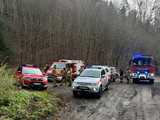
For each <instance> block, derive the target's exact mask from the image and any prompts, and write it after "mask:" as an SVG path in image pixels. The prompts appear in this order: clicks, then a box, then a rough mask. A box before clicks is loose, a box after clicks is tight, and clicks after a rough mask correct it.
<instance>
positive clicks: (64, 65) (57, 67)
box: [51, 63, 66, 69]
mask: <svg viewBox="0 0 160 120" xmlns="http://www.w3.org/2000/svg"><path fill="white" fill-rule="evenodd" d="M54 67H56V69H63V68H65V67H66V64H65V63H53V64H52V66H51V68H54Z"/></svg>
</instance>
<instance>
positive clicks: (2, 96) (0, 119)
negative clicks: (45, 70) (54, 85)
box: [0, 65, 58, 120]
mask: <svg viewBox="0 0 160 120" xmlns="http://www.w3.org/2000/svg"><path fill="white" fill-rule="evenodd" d="M14 84H15V79H14V76H13V72H12V71H11V70H10V69H8V68H7V67H6V66H5V65H4V66H2V67H0V120H39V119H42V118H45V117H46V116H48V115H49V114H53V113H54V112H56V110H57V106H58V105H57V103H58V99H57V98H56V95H55V94H54V93H52V94H49V93H48V92H47V91H26V90H18V89H17V88H16V86H15V85H14Z"/></svg>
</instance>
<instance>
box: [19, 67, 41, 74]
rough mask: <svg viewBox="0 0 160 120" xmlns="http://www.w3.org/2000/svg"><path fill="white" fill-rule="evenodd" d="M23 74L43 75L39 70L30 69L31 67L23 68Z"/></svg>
mask: <svg viewBox="0 0 160 120" xmlns="http://www.w3.org/2000/svg"><path fill="white" fill-rule="evenodd" d="M22 73H23V74H31V75H42V72H41V70H40V69H39V68H30V67H23V69H22Z"/></svg>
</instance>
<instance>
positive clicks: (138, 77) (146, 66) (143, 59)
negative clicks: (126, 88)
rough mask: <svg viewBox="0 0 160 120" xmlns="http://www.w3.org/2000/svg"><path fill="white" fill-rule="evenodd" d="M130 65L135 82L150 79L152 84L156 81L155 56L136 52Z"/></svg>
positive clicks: (131, 75)
mask: <svg viewBox="0 0 160 120" xmlns="http://www.w3.org/2000/svg"><path fill="white" fill-rule="evenodd" d="M129 65H130V73H131V74H130V77H131V78H132V79H133V83H138V82H140V81H143V82H146V81H148V82H149V83H150V84H153V83H154V80H155V73H156V66H155V62H154V59H153V56H150V55H144V54H142V53H135V54H133V56H132V59H131V60H130V63H129Z"/></svg>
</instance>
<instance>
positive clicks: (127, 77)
mask: <svg viewBox="0 0 160 120" xmlns="http://www.w3.org/2000/svg"><path fill="white" fill-rule="evenodd" d="M126 79H127V83H128V84H129V83H130V69H129V68H127V70H126Z"/></svg>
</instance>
